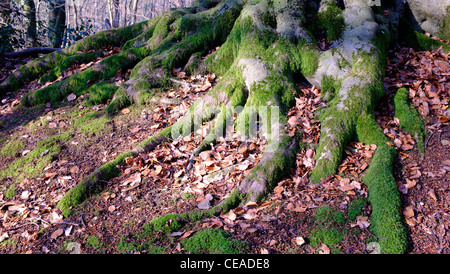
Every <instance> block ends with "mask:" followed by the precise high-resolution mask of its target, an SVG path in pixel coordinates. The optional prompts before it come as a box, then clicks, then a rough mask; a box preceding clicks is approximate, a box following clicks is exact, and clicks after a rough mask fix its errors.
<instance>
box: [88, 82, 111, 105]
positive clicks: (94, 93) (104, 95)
mask: <svg viewBox="0 0 450 274" xmlns="http://www.w3.org/2000/svg"><path fill="white" fill-rule="evenodd" d="M117 89H118V87H117V86H116V85H115V84H110V83H108V82H107V81H102V82H99V83H96V84H94V85H92V86H90V87H89V88H88V89H87V91H86V93H88V94H89V96H88V99H87V102H86V105H87V106H93V105H99V104H105V103H106V102H107V101H108V100H110V99H111V97H112V96H113V94H114V93H115V92H116V91H117Z"/></svg>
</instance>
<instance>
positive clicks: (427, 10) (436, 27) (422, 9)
mask: <svg viewBox="0 0 450 274" xmlns="http://www.w3.org/2000/svg"><path fill="white" fill-rule="evenodd" d="M407 2H408V4H409V7H410V9H411V11H412V15H413V16H414V19H415V21H417V24H415V26H414V27H415V28H416V30H417V31H422V30H423V31H425V32H428V33H430V34H431V35H433V36H438V37H439V38H442V39H450V32H449V31H448V30H446V29H445V25H444V23H443V22H444V21H445V18H446V17H447V16H448V14H447V10H446V7H447V6H450V0H442V1H435V2H433V5H430V4H429V3H428V2H426V1H421V0H407Z"/></svg>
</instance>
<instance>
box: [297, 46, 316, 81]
mask: <svg viewBox="0 0 450 274" xmlns="http://www.w3.org/2000/svg"><path fill="white" fill-rule="evenodd" d="M300 47H301V48H302V50H301V51H300V56H301V71H302V74H303V75H304V76H305V77H308V76H311V75H313V74H314V73H315V72H316V70H317V68H318V67H319V53H318V52H317V50H315V49H313V48H312V47H308V46H305V45H304V44H303V43H300Z"/></svg>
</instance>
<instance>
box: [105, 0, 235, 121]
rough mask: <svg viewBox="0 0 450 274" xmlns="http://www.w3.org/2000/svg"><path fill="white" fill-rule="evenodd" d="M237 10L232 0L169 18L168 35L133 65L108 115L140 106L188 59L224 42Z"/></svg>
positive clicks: (167, 83) (166, 84)
mask: <svg viewBox="0 0 450 274" xmlns="http://www.w3.org/2000/svg"><path fill="white" fill-rule="evenodd" d="M241 8H242V5H240V4H238V3H235V1H234V0H228V1H223V2H222V3H221V4H220V5H218V6H217V7H215V8H213V9H211V10H207V11H200V12H198V13H186V14H184V15H182V14H176V16H172V17H173V18H172V20H174V19H176V20H174V21H173V23H172V22H171V21H169V22H170V28H171V29H172V30H171V32H170V33H168V34H167V38H165V39H164V40H162V41H161V42H160V45H159V47H157V48H156V49H155V50H153V52H152V54H151V55H150V56H148V57H147V58H145V59H144V60H142V61H141V62H140V63H139V64H137V65H136V67H135V68H134V69H133V71H132V73H131V76H130V79H129V80H128V81H127V82H126V83H125V84H123V85H122V86H121V87H120V89H119V90H118V92H117V93H116V94H115V96H114V98H113V100H112V101H111V103H110V105H109V106H108V109H107V111H108V113H115V112H117V111H118V110H120V109H121V108H123V107H124V106H126V105H129V104H132V103H137V104H139V103H142V101H143V100H142V98H143V97H144V96H148V92H149V91H150V90H151V89H153V88H160V87H165V86H168V85H171V84H172V82H171V77H172V70H173V68H177V67H184V66H185V65H186V63H187V62H188V61H189V59H190V57H191V56H196V55H197V56H198V55H199V54H201V53H206V52H207V51H208V50H210V49H213V48H214V47H216V46H217V45H221V44H222V43H223V42H225V39H226V37H227V36H228V34H229V32H230V30H231V28H232V26H233V22H234V21H235V20H236V18H237V17H238V16H239V13H240V10H241ZM160 21H161V22H163V21H164V20H160ZM169 22H168V23H169ZM155 31H156V30H155ZM175 41H177V42H175ZM178 41H179V42H178ZM147 44H151V42H150V41H149V42H147ZM150 96H151V95H150Z"/></svg>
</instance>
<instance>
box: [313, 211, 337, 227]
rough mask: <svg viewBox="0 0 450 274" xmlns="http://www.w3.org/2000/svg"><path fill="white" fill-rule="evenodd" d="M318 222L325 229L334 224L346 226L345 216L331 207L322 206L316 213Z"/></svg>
mask: <svg viewBox="0 0 450 274" xmlns="http://www.w3.org/2000/svg"><path fill="white" fill-rule="evenodd" d="M314 216H315V219H316V222H317V223H318V224H319V225H321V226H325V227H329V226H332V225H334V224H339V225H343V224H345V216H344V214H343V213H342V212H341V211H339V210H336V209H334V208H332V207H329V206H321V207H319V208H317V209H316V211H315V215H314Z"/></svg>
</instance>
